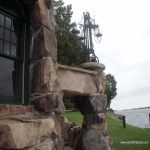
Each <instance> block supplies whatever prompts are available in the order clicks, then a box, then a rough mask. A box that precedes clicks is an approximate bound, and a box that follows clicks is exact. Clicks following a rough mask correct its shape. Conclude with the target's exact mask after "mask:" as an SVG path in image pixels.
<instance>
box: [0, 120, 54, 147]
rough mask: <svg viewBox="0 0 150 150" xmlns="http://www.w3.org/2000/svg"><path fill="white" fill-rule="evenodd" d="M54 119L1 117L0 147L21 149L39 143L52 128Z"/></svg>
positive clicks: (48, 134)
mask: <svg viewBox="0 0 150 150" xmlns="http://www.w3.org/2000/svg"><path fill="white" fill-rule="evenodd" d="M54 126H55V123H54V120H53V119H52V118H47V119H25V118H22V119H17V118H16V119H15V118H11V119H1V120H0V133H1V136H0V147H3V148H7V149H21V148H25V147H28V146H33V145H36V144H40V143H41V142H42V141H44V140H45V139H46V138H47V137H48V136H50V134H51V133H52V131H53V130H54Z"/></svg>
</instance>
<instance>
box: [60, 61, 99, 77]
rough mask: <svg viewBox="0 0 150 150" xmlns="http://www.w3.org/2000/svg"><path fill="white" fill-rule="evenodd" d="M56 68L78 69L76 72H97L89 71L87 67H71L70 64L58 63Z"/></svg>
mask: <svg viewBox="0 0 150 150" xmlns="http://www.w3.org/2000/svg"><path fill="white" fill-rule="evenodd" d="M58 69H66V70H71V71H78V72H83V73H88V74H95V75H96V74H97V72H96V71H89V70H88V69H87V70H86V69H81V67H71V66H65V65H61V64H58Z"/></svg>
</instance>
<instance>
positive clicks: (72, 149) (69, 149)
mask: <svg viewBox="0 0 150 150" xmlns="http://www.w3.org/2000/svg"><path fill="white" fill-rule="evenodd" d="M64 150H74V148H71V147H69V146H65V149H64Z"/></svg>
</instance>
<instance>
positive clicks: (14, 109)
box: [0, 104, 34, 117]
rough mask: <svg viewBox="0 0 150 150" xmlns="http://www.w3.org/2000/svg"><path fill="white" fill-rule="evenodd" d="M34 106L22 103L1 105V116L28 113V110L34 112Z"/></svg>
mask: <svg viewBox="0 0 150 150" xmlns="http://www.w3.org/2000/svg"><path fill="white" fill-rule="evenodd" d="M33 110H34V106H33V105H28V106H22V105H5V104H1V105H0V117H3V116H13V115H20V114H26V113H27V112H33Z"/></svg>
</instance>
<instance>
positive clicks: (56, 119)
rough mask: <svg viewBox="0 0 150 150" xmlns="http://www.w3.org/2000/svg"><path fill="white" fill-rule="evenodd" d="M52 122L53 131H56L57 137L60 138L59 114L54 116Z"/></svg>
mask: <svg viewBox="0 0 150 150" xmlns="http://www.w3.org/2000/svg"><path fill="white" fill-rule="evenodd" d="M53 119H54V123H55V125H54V126H55V131H56V132H57V135H58V138H61V118H60V116H55V118H53Z"/></svg>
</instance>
